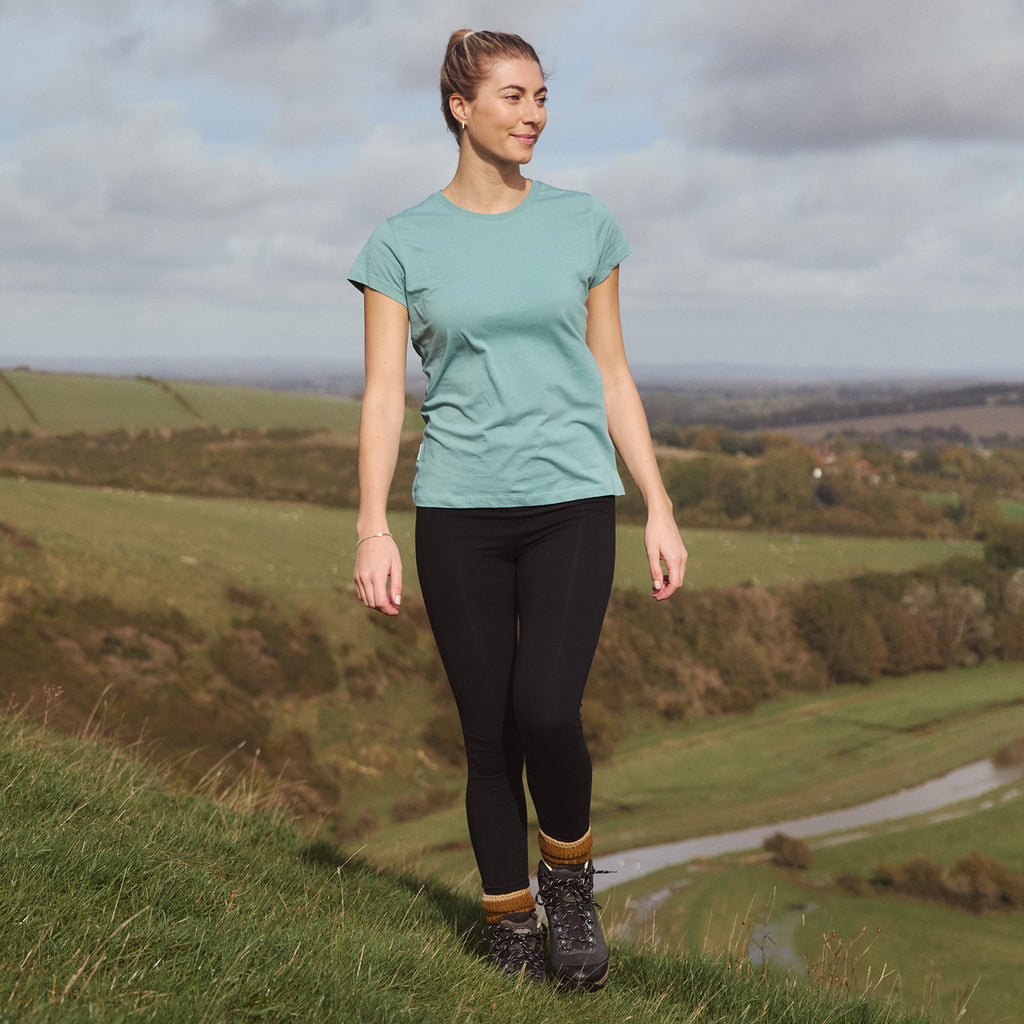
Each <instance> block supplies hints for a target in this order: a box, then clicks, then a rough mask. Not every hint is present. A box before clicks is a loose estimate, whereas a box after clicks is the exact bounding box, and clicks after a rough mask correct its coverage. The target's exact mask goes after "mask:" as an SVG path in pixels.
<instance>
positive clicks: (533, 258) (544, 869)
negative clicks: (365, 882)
mask: <svg viewBox="0 0 1024 1024" xmlns="http://www.w3.org/2000/svg"><path fill="white" fill-rule="evenodd" d="M546 98H547V90H546V87H545V82H544V74H543V71H542V69H541V66H540V61H539V60H538V58H537V54H536V53H535V52H534V50H533V48H532V47H531V46H530V45H529V44H528V43H526V42H525V41H523V40H522V39H520V38H519V37H518V36H514V35H509V34H506V33H501V32H470V31H468V30H462V31H459V32H456V33H455V34H454V35H453V36H452V37H451V39H450V40H449V43H448V49H447V52H446V55H445V61H444V65H443V67H442V70H441V101H442V111H443V113H444V116H445V120H446V122H447V125H448V128H449V130H450V131H451V132H452V134H453V135H454V136H455V138H456V140H457V141H458V146H459V160H458V166H457V168H456V171H455V176H454V177H453V178H452V180H451V181H450V182H449V184H448V185H447V186H446V187H445V188H444V189H442V190H441V191H440V192H437V193H435V194H433V195H431V196H429V197H428V198H427V199H426V200H424V201H423V202H422V203H420V204H419V205H418V206H415V207H413V208H412V209H410V210H406V211H405V212H403V213H400V214H399V215H398V216H396V217H392V218H390V219H389V220H387V221H385V223H384V224H382V225H380V227H378V228H377V229H376V231H374V233H373V235H372V236H371V238H370V241H369V242H368V243H367V245H366V246H365V248H364V249H363V251H362V252H361V253H360V255H359V258H358V260H357V261H356V264H355V267H354V268H353V270H352V273H351V275H350V280H351V281H352V283H353V284H355V285H356V287H358V288H360V289H361V290H362V291H363V295H364V315H365V346H366V390H365V393H364V398H363V408H362V419H361V423H360V430H359V481H360V505H359V515H358V522H357V543H356V568H355V580H356V589H357V592H358V594H359V597H360V599H361V600H362V601H363V603H364V604H365V605H366V606H367V607H369V608H376V609H378V610H379V611H381V612H383V613H385V614H387V615H397V614H398V612H399V606H400V604H401V594H402V563H401V558H400V555H399V552H398V548H397V546H396V545H395V542H394V540H393V539H392V537H391V534H390V531H389V530H388V523H387V498H388V491H389V489H390V486H391V480H392V477H393V474H394V469H395V464H396V459H397V454H398V446H399V438H400V433H401V429H402V421H403V416H404V411H405V407H404V396H405V369H406V344H407V338H408V336H409V333H410V329H411V333H412V343H413V347H414V348H415V350H416V352H417V353H418V354H419V356H420V358H421V359H422V361H423V367H424V370H425V372H426V375H427V386H426V394H425V397H424V400H423V406H422V413H423V419H424V423H425V427H424V432H423V444H422V446H421V448H420V454H419V457H418V458H417V468H416V479H415V483H414V485H413V499H414V501H415V504H416V506H417V513H416V560H417V569H418V572H419V579H420V585H421V588H422V591H423V599H424V602H425V604H426V607H427V613H428V615H429V618H430V623H431V628H432V629H433V632H434V637H435V640H436V642H437V646H438V650H439V651H440V654H441V658H442V661H443V662H444V665H445V670H446V672H447V674H448V678H449V681H450V683H451V687H452V691H453V693H454V695H455V700H456V703H457V706H458V710H459V715H460V718H461V722H462V730H463V736H464V739H465V744H466V756H467V759H468V763H469V778H468V782H467V787H466V811H467V818H468V823H469V831H470V837H471V840H472V843H473V849H474V853H475V855H476V860H477V865H478V867H479V870H480V876H481V881H482V884H483V896H482V904H483V909H484V912H485V914H486V916H487V920H488V922H489V925H490V927H489V928H488V930H487V934H488V936H489V938H490V943H491V953H492V956H493V958H494V960H495V961H496V963H497V964H498V965H499V966H500V967H501V968H502V969H504V970H506V971H508V972H509V973H510V974H520V973H523V974H525V976H526V977H528V978H529V979H530V980H532V981H538V982H539V981H543V980H544V977H545V945H546V935H545V929H544V928H543V927H542V926H541V925H539V924H538V922H537V915H536V906H535V902H534V898H533V895H532V894H531V892H530V887H529V863H528V844H527V811H526V796H525V792H524V788H523V767H524V764H525V768H526V776H527V781H528V784H529V787H530V795H531V797H532V798H533V803H534V807H535V809H536V812H537V817H538V822H539V826H540V831H539V837H538V838H539V845H540V853H541V860H540V865H539V868H538V890H539V896H538V898H539V901H540V902H541V903H543V905H544V908H545V913H546V917H547V922H548V927H549V929H550V950H549V952H548V956H549V958H550V965H551V971H552V974H553V975H554V977H555V979H556V980H557V981H558V982H559V983H561V984H571V985H578V986H586V987H590V988H599V987H600V986H602V985H603V984H604V983H605V981H606V979H607V977H608V952H607V948H606V945H605V941H604V937H603V936H602V934H601V928H600V924H599V922H598V920H597V916H596V913H595V911H594V899H593V876H594V867H593V863H592V861H591V857H590V854H591V846H592V835H591V831H590V792H591V765H590V757H589V754H588V753H587V747H586V743H585V741H584V739H583V730H582V726H581V722H580V704H581V701H582V697H583V688H584V685H585V683H586V678H587V673H588V672H589V670H590V664H591V661H592V659H593V655H594V650H595V648H596V645H597V640H598V635H599V633H600V629H601V623H602V620H603V618H604V613H605V609H606V606H607V602H608V597H609V594H610V591H611V583H612V573H613V569H614V558H615V520H614V495H616V494H622V493H623V489H622V484H621V482H620V480H619V478H618V475H617V472H616V464H615V455H614V450H615V449H617V450H618V452H619V454H620V455H621V457H622V460H623V462H624V463H625V465H626V467H627V468H628V470H629V472H630V474H631V476H632V477H633V479H634V480H635V481H636V484H637V486H638V488H639V489H640V492H641V493H642V494H643V497H644V500H645V502H646V504H647V511H648V515H647V528H646V532H645V535H644V543H645V546H646V551H647V557H648V561H649V563H650V570H651V583H652V591H653V595H654V597H655V598H656V599H657V600H665V599H666V598H668V597H670V596H671V595H672V594H673V593H674V592H675V591H676V590H677V589H678V587H679V586H680V584H681V583H682V579H683V572H684V566H685V561H686V551H685V548H684V547H683V543H682V540H681V539H680V537H679V531H678V529H677V528H676V524H675V521H674V519H673V516H672V507H671V503H670V501H669V498H668V495H667V494H666V492H665V488H664V486H663V484H662V481H661V477H660V475H659V472H658V467H657V463H656V462H655V458H654V451H653V447H652V444H651V438H650V433H649V431H648V428H647V421H646V418H645V416H644V411H643V408H642V406H641V404H640V399H639V396H638V394H637V390H636V386H635V384H634V382H633V379H632V376H631V374H630V371H629V367H628V365H627V362H626V357H625V352H624V348H623V341H622V330H621V325H620V320H619V300H618V265H619V262H620V261H621V260H622V259H623V258H624V257H625V256H626V255H627V254H628V253H629V247H628V245H627V244H626V242H625V239H624V238H623V237H622V234H621V232H620V231H619V229H618V227H617V225H616V224H615V222H614V220H612V218H611V215H610V214H609V213H608V211H607V210H606V209H605V208H604V207H603V206H602V205H601V204H600V203H598V202H597V201H596V200H594V199H593V198H592V197H590V196H588V195H585V194H583V193H579V192H567V191H564V190H561V189H555V188H552V187H550V186H548V185H545V184H543V183H542V182H539V181H531V180H529V179H527V178H526V177H524V175H523V173H522V166H523V165H524V164H526V163H528V162H529V160H530V158H531V157H532V155H533V150H534V147H535V146H536V144H537V140H538V139H539V137H540V135H541V132H542V131H543V130H544V126H545V124H546V121H547V113H546V110H545V101H546ZM613 444H614V448H613Z"/></svg>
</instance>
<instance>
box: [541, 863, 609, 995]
mask: <svg viewBox="0 0 1024 1024" xmlns="http://www.w3.org/2000/svg"><path fill="white" fill-rule="evenodd" d="M537 887H538V889H539V894H538V896H537V902H538V903H541V904H543V906H544V914H545V916H546V917H547V919H548V928H549V930H550V935H551V948H550V950H549V951H548V956H549V958H550V960H551V973H552V974H553V975H554V976H555V981H557V982H558V983H559V984H560V985H574V986H576V987H579V988H590V989H598V988H601V987H602V986H603V985H604V983H605V982H606V981H607V980H608V947H607V945H606V944H605V941H604V934H603V933H602V931H601V922H600V921H598V919H597V911H596V908H597V907H599V906H600V904H597V903H595V902H594V862H593V861H587V863H586V864H566V865H558V866H557V867H553V868H552V867H548V865H547V862H546V861H543V860H542V861H541V862H540V865H539V867H538V868H537Z"/></svg>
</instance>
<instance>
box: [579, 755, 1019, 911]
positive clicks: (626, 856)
mask: <svg viewBox="0 0 1024 1024" xmlns="http://www.w3.org/2000/svg"><path fill="white" fill-rule="evenodd" d="M1022 773H1024V768H1022V767H1021V766H1019V765H1018V766H1014V767H1009V768H1001V767H997V766H996V765H995V764H994V763H993V762H992V761H991V760H985V761H976V762H974V763H973V764H969V765H966V766H965V767H963V768H957V769H956V770H955V771H952V772H949V773H948V774H946V775H941V776H939V777H938V778H936V779H931V780H930V781H928V782H925V783H922V784H921V785H919V786H911V787H910V788H908V789H902V790H900V791H899V792H898V793H893V794H892V795H890V796H884V797H880V798H879V799H877V800H870V801H868V802H867V803H864V804H859V805H858V806H856V807H846V808H843V809H842V810H838V811H826V812H825V813H823V814H812V815H810V816H809V817H806V818H796V819H794V820H793V821H780V822H776V823H775V824H770V825H757V826H755V827H753V828H745V829H740V830H738V831H735V832H722V833H720V834H719V835H714V836H702V837H700V838H697V839H683V840H681V841H679V842H675V843H660V844H658V845H657V846H642V847H638V848H637V849H634V850H624V851H622V852H620V853H613V854H609V855H608V856H606V857H600V858H598V859H597V860H596V861H595V867H597V868H598V869H599V870H603V871H608V872H611V873H610V874H607V875H600V874H599V875H597V876H596V877H595V879H594V889H595V891H601V890H604V889H610V888H612V887H613V886H615V885H620V884H621V883H623V882H631V881H634V880H636V879H638V878H643V877H644V876H645V875H649V874H651V873H652V872H654V871H660V870H661V869H662V868H667V867H675V866H678V865H680V864H685V863H687V862H688V861H691V860H696V859H698V858H700V857H718V856H720V855H722V854H725V853H738V852H741V851H743V850H754V849H758V848H760V847H761V845H762V844H763V843H764V841H765V839H767V838H768V837H769V836H772V835H774V834H775V833H776V832H784V833H786V835H790V836H795V837H796V838H799V839H810V838H814V837H825V836H828V837H830V838H836V834H837V833H851V832H853V831H854V830H856V829H862V828H865V827H866V826H869V825H877V824H879V823H881V822H885V821H893V820H895V819H897V818H906V817H908V816H910V815H912V814H925V813H930V812H934V811H940V810H942V809H943V808H952V807H953V806H954V805H955V804H958V803H960V802H961V801H964V800H974V799H977V798H978V797H982V796H985V795H986V794H987V793H991V792H993V791H995V790H997V789H1001V788H1002V787H1004V786H1008V785H1009V784H1010V783H1013V782H1015V781H1019V780H1021V776H1022ZM1022 795H1024V785H1022V786H1014V787H1013V788H1011V789H1008V790H1006V791H1005V792H1004V793H1002V794H1000V797H999V798H1000V799H1001V800H1004V801H1005V800H1012V799H1017V798H1019V797H1020V796H1022ZM853 838H855V835H850V834H845V835H842V839H843V840H848V839H853Z"/></svg>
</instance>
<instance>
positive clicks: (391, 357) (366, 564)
mask: <svg viewBox="0 0 1024 1024" xmlns="http://www.w3.org/2000/svg"><path fill="white" fill-rule="evenodd" d="M363 316H364V335H365V338H364V341H365V358H366V390H365V391H364V393H363V406H362V412H361V414H360V418H359V515H358V517H357V519H356V539H357V544H356V567H355V581H356V592H357V594H358V595H359V599H360V600H361V601H362V602H363V604H365V605H366V606H367V608H376V609H378V610H379V611H382V612H384V613H385V614H386V615H397V614H398V606H399V605H400V604H401V602H402V558H401V555H400V554H399V553H398V545H397V544H395V542H394V540H393V539H392V538H391V537H390V536H386V534H388V533H389V532H390V531H389V529H388V517H387V506H388V492H389V491H390V490H391V481H392V479H393V478H394V475H395V466H396V464H397V462H398V446H399V443H400V441H401V438H402V423H403V421H404V419H405V359H406V350H407V345H408V338H409V314H408V311H407V310H406V308H405V306H403V305H402V304H401V303H400V302H396V301H395V300H394V299H392V298H389V297H388V296H386V295H382V294H381V293H380V292H377V291H374V290H373V289H372V288H367V289H365V291H364V293H363ZM376 534H385V536H375V535H376ZM389 580H390V585H389V582H388V581H389Z"/></svg>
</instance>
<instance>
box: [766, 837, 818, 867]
mask: <svg viewBox="0 0 1024 1024" xmlns="http://www.w3.org/2000/svg"><path fill="white" fill-rule="evenodd" d="M764 848H765V850H767V851H768V853H770V854H771V855H772V863H773V864H777V865H778V866H779V867H783V868H796V869H798V870H800V871H804V870H806V869H807V868H808V867H810V864H811V848H810V847H809V846H808V845H807V844H806V843H805V842H804V841H803V840H802V839H796V838H795V837H794V836H787V835H786V834H785V833H784V832H776V833H775V835H773V836H769V837H768V838H767V839H766V840H765V841H764Z"/></svg>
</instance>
